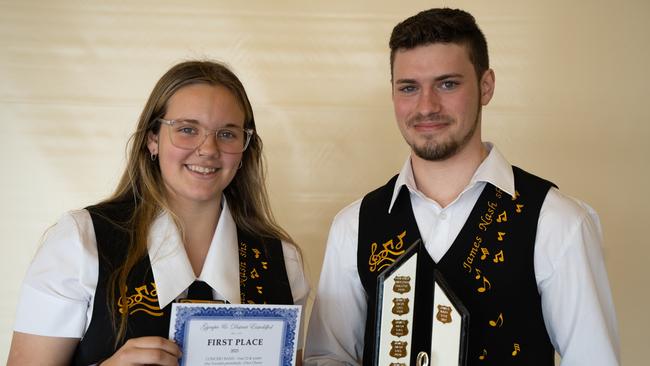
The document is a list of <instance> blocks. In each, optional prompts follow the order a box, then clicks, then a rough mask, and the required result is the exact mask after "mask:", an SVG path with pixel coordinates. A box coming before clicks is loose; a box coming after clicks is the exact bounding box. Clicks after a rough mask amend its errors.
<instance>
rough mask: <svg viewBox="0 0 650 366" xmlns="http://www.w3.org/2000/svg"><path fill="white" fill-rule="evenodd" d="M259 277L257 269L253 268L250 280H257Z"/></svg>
mask: <svg viewBox="0 0 650 366" xmlns="http://www.w3.org/2000/svg"><path fill="white" fill-rule="evenodd" d="M259 277H260V275H259V274H258V273H257V268H253V270H252V271H251V278H259Z"/></svg>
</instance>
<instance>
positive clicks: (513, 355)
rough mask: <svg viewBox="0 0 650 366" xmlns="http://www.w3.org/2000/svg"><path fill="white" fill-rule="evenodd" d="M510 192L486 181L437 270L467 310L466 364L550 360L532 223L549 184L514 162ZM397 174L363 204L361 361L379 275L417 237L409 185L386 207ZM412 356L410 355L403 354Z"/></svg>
mask: <svg viewBox="0 0 650 366" xmlns="http://www.w3.org/2000/svg"><path fill="white" fill-rule="evenodd" d="M513 172H514V177H515V189H516V194H515V197H511V196H510V195H508V194H506V193H505V192H503V191H501V190H500V189H498V188H496V187H495V186H493V185H491V184H486V186H485V188H484V190H483V192H482V193H481V196H480V197H479V199H478V201H477V202H476V204H475V206H474V208H473V209H472V212H471V213H470V215H469V217H468V219H467V221H466V222H465V225H464V226H463V228H462V230H461V231H460V233H459V234H458V237H456V240H455V241H454V243H453V244H452V246H451V247H450V248H449V250H448V251H447V253H445V255H444V256H443V257H442V259H441V260H440V261H439V262H438V263H436V268H437V269H438V270H439V271H440V272H441V273H442V275H443V277H444V278H445V279H446V280H447V282H448V283H449V285H450V287H451V289H452V291H453V292H454V293H455V294H456V295H457V296H458V297H459V299H460V300H461V302H462V303H463V304H464V305H465V307H467V309H468V310H469V313H470V332H469V334H470V336H469V345H468V354H467V360H468V361H467V364H468V365H495V366H504V365H526V366H531V365H548V366H552V365H553V364H554V349H553V346H552V344H551V342H550V340H549V337H548V333H547V331H546V327H545V325H544V319H543V317H542V308H541V298H540V296H539V293H538V291H537V283H536V280H535V270H534V249H535V237H536V234H537V221H538V218H539V212H540V209H541V206H542V203H543V202H544V198H545V197H546V194H547V192H548V190H549V189H550V187H551V186H553V184H552V183H550V182H548V181H546V180H543V179H541V178H538V177H536V176H534V175H531V174H529V173H527V172H525V171H523V170H521V169H519V168H517V167H513ZM396 180H397V176H395V177H393V178H392V179H391V180H390V181H389V182H388V183H387V184H386V185H385V186H383V187H380V188H379V189H377V190H375V191H373V192H370V193H369V194H368V195H366V196H365V197H364V199H363V201H362V202H361V208H360V214H359V245H358V251H357V268H358V271H359V277H360V279H361V282H362V284H363V286H364V288H365V290H366V293H367V295H368V313H367V318H366V328H365V337H364V355H363V360H364V362H363V364H364V365H370V364H371V362H372V361H371V360H372V355H373V352H374V349H375V344H374V338H375V334H374V331H373V330H374V329H375V324H374V323H375V300H376V299H375V294H376V286H377V284H376V282H377V276H378V274H379V273H380V272H381V271H382V270H383V269H385V268H386V267H388V266H389V265H390V264H391V263H392V262H393V261H394V260H395V259H396V258H397V257H399V255H400V254H401V253H403V252H404V251H405V250H406V249H407V248H408V247H409V246H410V245H411V244H412V243H414V242H415V241H416V240H417V239H420V238H421V236H420V231H419V229H418V226H417V223H416V221H415V217H414V216H413V209H412V207H411V199H410V197H409V191H408V188H406V187H404V186H403V187H402V188H401V190H400V192H399V195H398V197H397V199H396V201H395V203H394V205H393V208H392V210H391V212H390V213H388V207H389V205H390V201H391V198H392V194H393V190H394V186H395V182H396ZM409 357H410V355H409Z"/></svg>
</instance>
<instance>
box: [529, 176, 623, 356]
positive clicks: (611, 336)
mask: <svg viewBox="0 0 650 366" xmlns="http://www.w3.org/2000/svg"><path fill="white" fill-rule="evenodd" d="M602 245H603V240H602V232H601V227H600V221H599V219H598V215H597V214H596V212H595V211H594V210H593V209H592V208H591V207H589V206H588V205H586V204H584V203H582V202H580V201H577V200H574V199H572V198H570V197H567V196H564V195H562V194H561V193H560V192H559V191H557V190H556V189H552V190H551V191H549V194H548V196H547V198H546V200H545V201H544V204H543V206H542V211H541V213H540V218H539V227H538V231H537V242H536V247H535V275H536V277H537V284H538V289H539V291H540V294H541V297H542V311H543V314H544V322H545V323H546V329H547V330H548V333H549V336H550V338H551V342H552V343H553V346H554V347H555V349H556V350H557V352H558V353H559V354H560V356H561V359H562V361H561V365H562V366H578V365H592V366H597V365H603V366H604V365H608V366H612V365H614V366H615V365H619V362H620V355H619V337H618V331H617V324H616V315H615V310H614V303H613V300H612V294H611V290H610V287H609V281H608V279H607V271H606V268H605V261H604V259H603V252H602Z"/></svg>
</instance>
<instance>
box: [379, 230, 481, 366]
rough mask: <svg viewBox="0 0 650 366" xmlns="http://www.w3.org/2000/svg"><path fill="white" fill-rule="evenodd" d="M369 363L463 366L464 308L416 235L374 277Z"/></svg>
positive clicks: (465, 332) (467, 318)
mask: <svg viewBox="0 0 650 366" xmlns="http://www.w3.org/2000/svg"><path fill="white" fill-rule="evenodd" d="M375 304H376V305H375V306H376V307H377V308H376V312H375V314H376V315H375V316H376V318H375V324H376V327H377V328H376V332H375V349H374V354H373V357H374V359H373V364H374V365H382V366H383V365H390V366H409V365H413V366H428V365H429V364H431V365H435V366H452V365H453V366H463V365H465V364H466V363H465V362H466V358H467V357H466V355H467V340H468V330H469V313H468V311H467V309H466V308H465V307H464V306H463V304H462V303H461V302H460V300H459V299H458V298H457V297H456V296H455V295H454V293H453V292H452V290H451V289H450V287H449V285H448V284H447V282H445V280H444V278H443V277H442V274H441V273H440V272H439V271H438V270H437V269H436V264H435V262H434V261H433V259H431V257H430V256H429V253H428V252H427V251H426V248H425V247H424V245H423V243H422V241H421V240H418V241H417V242H416V243H414V244H413V245H411V247H410V248H409V249H408V250H406V252H404V254H402V255H401V256H400V257H399V258H397V259H396V260H395V262H394V263H393V264H392V265H391V266H390V267H388V268H386V269H385V270H384V271H383V272H382V273H381V274H379V276H378V277H377V299H376V303H375Z"/></svg>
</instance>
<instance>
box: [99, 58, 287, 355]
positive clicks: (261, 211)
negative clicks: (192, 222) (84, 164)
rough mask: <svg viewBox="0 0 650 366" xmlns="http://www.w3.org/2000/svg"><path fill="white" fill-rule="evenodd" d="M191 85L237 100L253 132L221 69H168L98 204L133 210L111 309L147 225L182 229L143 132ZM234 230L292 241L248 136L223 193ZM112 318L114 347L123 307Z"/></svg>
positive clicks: (138, 255)
mask: <svg viewBox="0 0 650 366" xmlns="http://www.w3.org/2000/svg"><path fill="white" fill-rule="evenodd" d="M192 84H208V85H214V86H222V87H225V88H226V89H228V90H229V91H230V92H231V93H232V94H233V95H234V96H235V98H236V99H237V100H238V101H239V103H240V105H241V107H242V109H243V110H244V114H245V121H244V128H250V129H253V130H255V129H256V128H255V119H254V117H253V109H252V108H251V105H250V102H249V100H248V96H247V95H246V91H245V89H244V86H243V85H242V83H241V81H239V79H238V78H237V76H236V75H235V74H234V73H233V72H232V71H230V70H229V69H228V68H227V67H226V66H225V65H223V64H220V63H217V62H213V61H186V62H182V63H179V64H177V65H175V66H173V67H172V68H171V69H170V70H169V71H167V72H166V73H165V74H164V75H163V76H162V77H161V78H160V80H159V81H158V83H156V86H155V87H154V89H153V91H152V92H151V94H150V95H149V99H148V100H147V103H146V104H145V106H144V109H143V111H142V113H141V115H140V118H139V121H138V126H137V128H136V131H135V132H134V133H133V135H132V136H131V139H130V143H129V148H128V150H129V151H128V158H127V165H126V169H125V171H124V173H123V174H122V178H121V179H120V182H119V183H118V185H117V188H116V189H115V192H114V193H113V194H112V196H110V197H109V198H108V199H107V200H105V201H104V202H103V203H112V202H124V201H133V203H134V204H135V209H134V210H133V213H132V216H131V218H130V220H129V222H128V223H125V226H126V229H127V230H128V232H129V236H130V243H129V246H128V252H127V255H126V259H125V261H124V263H122V264H121V265H120V266H119V267H118V268H116V269H115V271H114V272H113V273H112V275H111V276H110V278H109V282H108V287H107V288H108V289H109V291H108V301H109V305H110V304H115V303H116V301H115V292H114V290H111V289H115V288H116V287H117V288H118V289H119V296H120V297H121V298H126V290H127V289H126V283H127V277H128V275H129V273H130V271H131V270H132V269H133V267H134V266H135V265H136V264H137V263H138V261H139V260H141V259H142V258H143V257H144V256H145V255H147V237H148V233H149V229H150V228H151V225H152V222H153V220H154V219H155V218H156V216H158V215H159V214H160V213H161V212H162V211H163V210H164V211H167V212H169V213H170V214H171V216H172V217H173V218H174V221H175V222H176V225H177V226H178V229H179V231H180V232H181V234H182V233H183V228H182V227H181V225H180V221H179V220H178V218H177V217H176V215H175V214H174V212H173V211H172V210H171V207H170V206H169V202H168V200H167V198H166V194H165V188H164V184H163V181H162V176H161V173H160V167H159V165H158V162H157V161H153V160H152V159H151V158H150V153H149V150H148V148H147V136H148V134H149V132H153V133H154V134H157V133H158V132H159V130H160V122H158V118H161V117H163V116H164V115H165V112H166V108H167V102H168V101H169V99H170V98H171V96H172V95H174V93H176V91H178V90H179V89H180V88H182V87H184V86H188V85H192ZM223 194H224V196H225V197H226V200H227V201H228V207H229V208H230V211H231V214H232V217H233V219H234V221H235V223H236V225H237V227H238V228H239V229H240V230H242V231H244V232H246V233H248V234H250V235H254V236H258V237H267V238H277V239H281V240H284V241H287V242H293V241H292V240H291V237H290V236H289V234H287V232H286V231H284V230H283V229H282V228H281V227H280V226H279V225H278V224H277V223H276V221H275V219H274V217H273V214H272V212H271V208H270V204H269V199H268V194H267V191H266V185H265V166H264V161H263V156H262V140H261V139H260V137H259V136H258V134H257V133H254V134H253V136H252V138H251V141H250V144H249V146H248V148H247V149H246V151H244V153H243V156H242V166H241V168H240V169H239V170H238V171H237V174H236V175H235V177H234V178H233V180H232V182H231V183H230V184H229V185H228V186H227V187H226V188H225V189H224V191H223ZM120 307H121V309H120V310H119V312H120V314H119V324H118V321H117V318H118V314H117V313H116V310H115V308H114V307H113V306H110V309H111V315H112V319H113V324H114V325H115V328H116V335H117V336H116V346H117V345H118V344H119V343H121V342H123V340H124V337H125V333H126V324H127V317H128V309H127V304H126V302H124V303H123V304H120Z"/></svg>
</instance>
